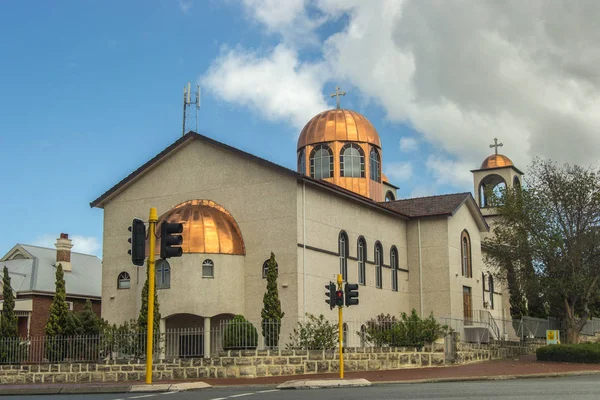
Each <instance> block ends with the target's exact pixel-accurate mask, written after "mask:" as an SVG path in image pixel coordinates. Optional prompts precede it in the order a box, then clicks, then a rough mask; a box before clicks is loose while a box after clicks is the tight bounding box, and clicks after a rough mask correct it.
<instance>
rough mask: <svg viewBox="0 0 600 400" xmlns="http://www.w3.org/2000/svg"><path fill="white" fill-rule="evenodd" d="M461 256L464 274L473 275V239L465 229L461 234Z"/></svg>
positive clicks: (469, 276) (468, 276)
mask: <svg viewBox="0 0 600 400" xmlns="http://www.w3.org/2000/svg"><path fill="white" fill-rule="evenodd" d="M460 257H461V266H462V274H463V276H465V277H467V278H472V277H473V268H472V267H471V239H470V238H469V233H468V232H467V231H466V230H464V231H462V234H461V235H460Z"/></svg>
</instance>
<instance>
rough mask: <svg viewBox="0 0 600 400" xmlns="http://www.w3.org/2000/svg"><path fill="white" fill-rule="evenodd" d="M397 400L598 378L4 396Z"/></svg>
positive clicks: (590, 387) (511, 395)
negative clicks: (286, 388) (289, 388)
mask: <svg viewBox="0 0 600 400" xmlns="http://www.w3.org/2000/svg"><path fill="white" fill-rule="evenodd" d="M44 397H45V398H49V399H51V400H75V399H85V400H124V399H127V400H133V399H148V400H192V399H193V400H236V399H239V398H241V399H243V400H259V399H260V400H263V399H264V400H281V399H284V400H315V399H330V400H363V399H373V400H388V399H389V400H392V399H393V400H396V399H478V400H481V399H494V400H498V399H525V400H548V399H577V400H579V399H581V400H587V399H589V400H592V399H594V400H597V399H600V379H599V377H598V376H593V375H588V376H579V377H569V378H546V379H523V380H506V381H483V382H451V383H427V384H388V385H374V386H371V387H364V388H350V389H344V388H342V389H312V390H284V391H278V390H274V389H273V388H272V387H271V388H269V387H255V386H246V387H235V388H231V387H222V388H212V389H205V390H200V391H193V392H179V393H177V392H171V393H158V394H144V393H140V394H133V393H130V394H98V395H54V396H6V397H2V400H4V399H6V400H8V399H10V400H12V399H20V400H41V399H42V398H44Z"/></svg>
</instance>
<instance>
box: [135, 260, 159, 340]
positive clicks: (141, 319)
mask: <svg viewBox="0 0 600 400" xmlns="http://www.w3.org/2000/svg"><path fill="white" fill-rule="evenodd" d="M148 275H149V271H148V268H146V283H144V287H143V288H142V307H141V308H140V314H139V316H138V320H137V323H138V329H139V330H140V332H141V333H146V330H147V328H148V280H149V279H148V278H149V276H148ZM159 328H160V310H159V304H158V294H157V293H156V279H155V280H154V333H158V330H159Z"/></svg>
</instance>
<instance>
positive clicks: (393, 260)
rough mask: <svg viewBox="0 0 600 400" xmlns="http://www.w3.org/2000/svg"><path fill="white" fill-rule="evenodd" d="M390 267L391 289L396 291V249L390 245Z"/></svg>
mask: <svg viewBox="0 0 600 400" xmlns="http://www.w3.org/2000/svg"><path fill="white" fill-rule="evenodd" d="M390 267H391V268H392V290H393V291H395V292H397V291H398V250H397V249H396V246H392V250H390Z"/></svg>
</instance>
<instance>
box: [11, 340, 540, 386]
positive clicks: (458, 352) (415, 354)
mask: <svg viewBox="0 0 600 400" xmlns="http://www.w3.org/2000/svg"><path fill="white" fill-rule="evenodd" d="M536 347H537V346H534V345H527V346H521V345H518V344H516V345H510V344H506V343H503V344H464V343H457V344H456V348H455V354H454V363H455V364H456V363H459V364H464V363H470V362H477V361H484V360H491V359H498V358H506V357H514V356H518V355H522V354H533V353H535V348H536ZM446 363H447V360H446V356H445V352H444V345H443V344H434V345H431V346H425V347H423V348H404V347H402V348H389V347H387V348H386V347H384V348H348V349H345V351H344V370H345V371H377V370H393V369H402V368H419V367H435V366H443V365H445V364H446ZM145 368H146V366H145V364H144V361H143V360H135V361H119V360H117V361H110V362H106V363H102V364H80V363H63V364H41V365H17V366H9V365H2V366H0V384H20V383H64V382H73V383H75V382H78V383H82V382H122V381H141V380H144V378H145ZM327 372H339V355H338V352H337V351H318V350H310V351H307V350H240V351H227V352H221V353H220V354H219V356H218V357H212V358H206V359H203V358H196V359H177V360H171V361H168V360H157V362H155V364H154V366H153V380H156V381H158V380H185V379H190V380H191V379H193V380H198V379H205V378H238V377H242V378H254V377H259V376H282V375H290V376H291V375H303V374H316V373H327Z"/></svg>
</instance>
